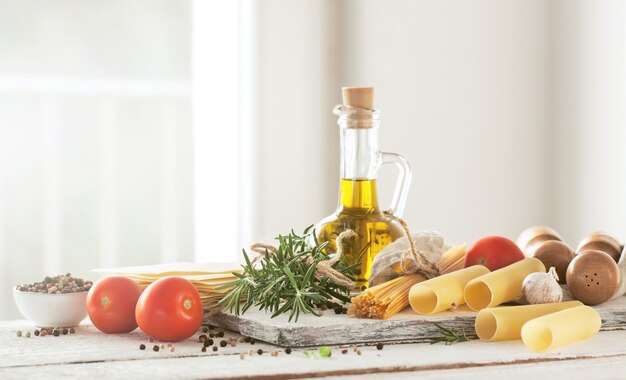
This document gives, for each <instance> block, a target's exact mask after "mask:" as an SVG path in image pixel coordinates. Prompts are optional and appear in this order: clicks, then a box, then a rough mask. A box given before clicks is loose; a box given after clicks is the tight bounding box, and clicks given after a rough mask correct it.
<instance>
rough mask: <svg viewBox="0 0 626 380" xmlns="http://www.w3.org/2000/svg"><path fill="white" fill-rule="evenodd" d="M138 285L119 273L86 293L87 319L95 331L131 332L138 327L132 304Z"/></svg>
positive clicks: (133, 303) (138, 291)
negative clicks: (96, 329) (94, 327)
mask: <svg viewBox="0 0 626 380" xmlns="http://www.w3.org/2000/svg"><path fill="white" fill-rule="evenodd" d="M140 295H141V286H139V285H138V284H137V283H136V282H135V281H133V280H131V279H130V278H127V277H122V276H110V277H105V278H103V279H102V280H100V281H98V282H96V283H95V284H94V285H93V286H92V287H91V289H89V294H87V311H88V312H89V318H91V322H92V323H93V325H94V326H96V327H97V328H98V330H100V331H102V332H104V333H107V334H118V333H127V332H131V331H133V330H134V329H136V328H137V322H136V321H135V305H137V300H138V299H139V296H140Z"/></svg>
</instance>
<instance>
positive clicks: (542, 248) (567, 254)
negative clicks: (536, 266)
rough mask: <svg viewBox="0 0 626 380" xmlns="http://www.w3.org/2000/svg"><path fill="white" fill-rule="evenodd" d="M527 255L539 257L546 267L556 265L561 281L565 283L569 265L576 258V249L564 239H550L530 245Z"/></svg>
mask: <svg viewBox="0 0 626 380" xmlns="http://www.w3.org/2000/svg"><path fill="white" fill-rule="evenodd" d="M527 256H530V257H535V258H537V259H539V260H540V261H541V262H542V263H543V265H545V266H546V269H550V267H554V269H556V274H557V275H558V276H559V283H560V284H565V276H566V272H567V267H568V265H569V263H570V262H571V261H572V259H573V258H574V251H573V250H572V248H570V246H569V245H567V244H565V243H563V242H562V241H559V240H548V241H544V242H541V243H537V244H535V245H533V246H532V247H530V249H529V250H528V251H527Z"/></svg>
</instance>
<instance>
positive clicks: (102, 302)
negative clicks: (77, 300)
mask: <svg viewBox="0 0 626 380" xmlns="http://www.w3.org/2000/svg"><path fill="white" fill-rule="evenodd" d="M100 303H101V304H102V305H108V304H109V297H108V296H102V298H101V299H100Z"/></svg>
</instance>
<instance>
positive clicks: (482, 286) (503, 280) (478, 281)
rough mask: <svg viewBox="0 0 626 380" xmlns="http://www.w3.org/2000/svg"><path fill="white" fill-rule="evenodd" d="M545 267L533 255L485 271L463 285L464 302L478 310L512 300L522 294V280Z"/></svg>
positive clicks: (543, 269)
mask: <svg viewBox="0 0 626 380" xmlns="http://www.w3.org/2000/svg"><path fill="white" fill-rule="evenodd" d="M545 271H546V267H545V266H544V265H543V263H542V262H541V261H539V260H538V259H535V258H533V257H531V258H526V259H522V260H520V261H518V262H516V263H513V264H511V265H508V266H506V267H504V268H501V269H498V270H496V271H493V272H491V273H487V274H485V275H482V276H480V277H478V278H475V279H473V280H472V281H470V282H469V283H468V284H467V286H465V291H464V292H463V293H464V296H465V303H466V304H467V306H469V308H470V309H472V310H474V311H478V310H481V309H484V308H486V307H493V306H498V305H500V304H501V303H504V302H509V301H513V300H514V299H517V298H519V297H520V296H521V295H522V282H524V279H525V278H526V276H528V275H529V274H531V273H534V272H545Z"/></svg>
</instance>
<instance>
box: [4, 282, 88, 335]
mask: <svg viewBox="0 0 626 380" xmlns="http://www.w3.org/2000/svg"><path fill="white" fill-rule="evenodd" d="M87 293H88V292H79V293H60V294H46V293H36V292H22V291H19V290H17V289H13V299H15V304H16V305H17V308H18V310H19V311H20V313H22V315H23V316H24V317H25V318H26V319H29V320H30V321H32V322H34V323H35V324H36V325H37V326H40V327H72V326H78V324H79V323H80V321H82V320H83V319H85V317H86V316H87Z"/></svg>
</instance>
